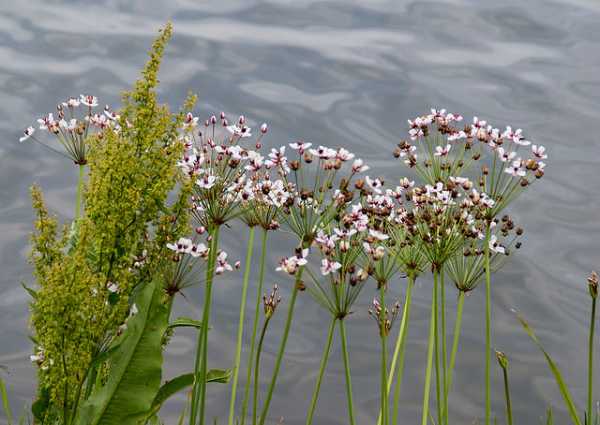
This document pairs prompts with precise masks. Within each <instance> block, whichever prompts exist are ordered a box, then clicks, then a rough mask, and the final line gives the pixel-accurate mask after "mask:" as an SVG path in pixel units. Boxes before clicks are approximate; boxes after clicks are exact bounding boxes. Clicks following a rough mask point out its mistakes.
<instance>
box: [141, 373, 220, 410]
mask: <svg viewBox="0 0 600 425" xmlns="http://www.w3.org/2000/svg"><path fill="white" fill-rule="evenodd" d="M230 378H231V369H227V370H222V369H211V370H209V371H208V373H207V374H206V382H217V383H220V384H226V383H227V382H229V379H230ZM193 383H194V374H193V373H186V374H183V375H179V376H178V377H176V378H173V379H171V380H170V381H167V382H165V383H164V385H163V386H162V387H160V389H159V390H158V393H157V394H156V397H155V398H154V401H153V402H152V410H151V411H150V414H151V415H154V414H156V413H158V411H159V410H160V408H161V407H162V405H163V403H164V402H165V401H167V399H169V398H170V397H172V396H173V395H175V394H176V393H178V392H179V391H182V390H184V389H186V388H188V387H191V386H192V385H193Z"/></svg>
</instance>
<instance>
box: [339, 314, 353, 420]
mask: <svg viewBox="0 0 600 425" xmlns="http://www.w3.org/2000/svg"><path fill="white" fill-rule="evenodd" d="M340 337H341V340H342V356H343V358H344V371H345V373H346V397H347V398H348V418H349V420H350V422H349V423H350V425H354V402H353V401H352V377H351V375H350V357H349V356H348V344H347V341H346V326H345V325H344V319H342V320H340Z"/></svg>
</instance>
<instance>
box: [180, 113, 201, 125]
mask: <svg viewBox="0 0 600 425" xmlns="http://www.w3.org/2000/svg"><path fill="white" fill-rule="evenodd" d="M197 126H198V117H195V116H194V115H193V114H192V113H191V112H188V113H187V114H186V115H185V119H184V120H183V128H195V127H197Z"/></svg>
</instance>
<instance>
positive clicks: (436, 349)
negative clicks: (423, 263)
mask: <svg viewBox="0 0 600 425" xmlns="http://www.w3.org/2000/svg"><path fill="white" fill-rule="evenodd" d="M439 277H440V275H439V271H438V270H437V269H436V270H435V271H434V272H433V287H434V291H435V299H436V302H435V305H434V306H433V308H434V310H435V319H434V322H435V328H434V331H433V341H434V342H433V345H434V366H435V401H436V407H437V417H438V424H441V423H443V422H442V420H443V417H442V405H443V403H444V401H443V399H442V397H441V384H440V378H441V372H440V335H439V334H440V331H439V329H440V310H439V305H440V299H439V298H440V297H439Z"/></svg>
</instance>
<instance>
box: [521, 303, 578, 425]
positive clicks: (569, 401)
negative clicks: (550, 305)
mask: <svg viewBox="0 0 600 425" xmlns="http://www.w3.org/2000/svg"><path fill="white" fill-rule="evenodd" d="M517 319H519V322H521V325H522V326H523V328H524V329H525V332H527V334H528V335H529V336H530V337H531V339H532V340H533V342H535V344H536V345H537V346H538V347H539V349H540V350H541V351H542V353H544V357H546V362H547V363H548V366H549V367H550V370H551V371H552V374H553V375H554V380H555V381H556V383H557V385H558V389H559V390H560V393H561V394H562V396H563V399H564V401H565V405H566V406H567V409H569V414H570V415H571V420H572V421H573V424H575V425H581V422H580V420H579V417H578V416H577V408H576V407H575V403H574V402H573V397H571V392H570V391H569V388H568V387H567V384H566V383H565V380H564V379H563V377H562V374H561V373H560V370H559V369H558V366H556V363H554V360H552V358H551V357H550V355H549V354H548V353H547V352H546V350H545V349H544V347H543V346H542V343H541V342H540V341H539V339H538V338H537V336H536V335H535V332H534V331H533V329H532V328H531V326H529V323H527V322H526V321H525V319H524V318H523V317H522V316H521V315H520V314H518V313H517Z"/></svg>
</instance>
